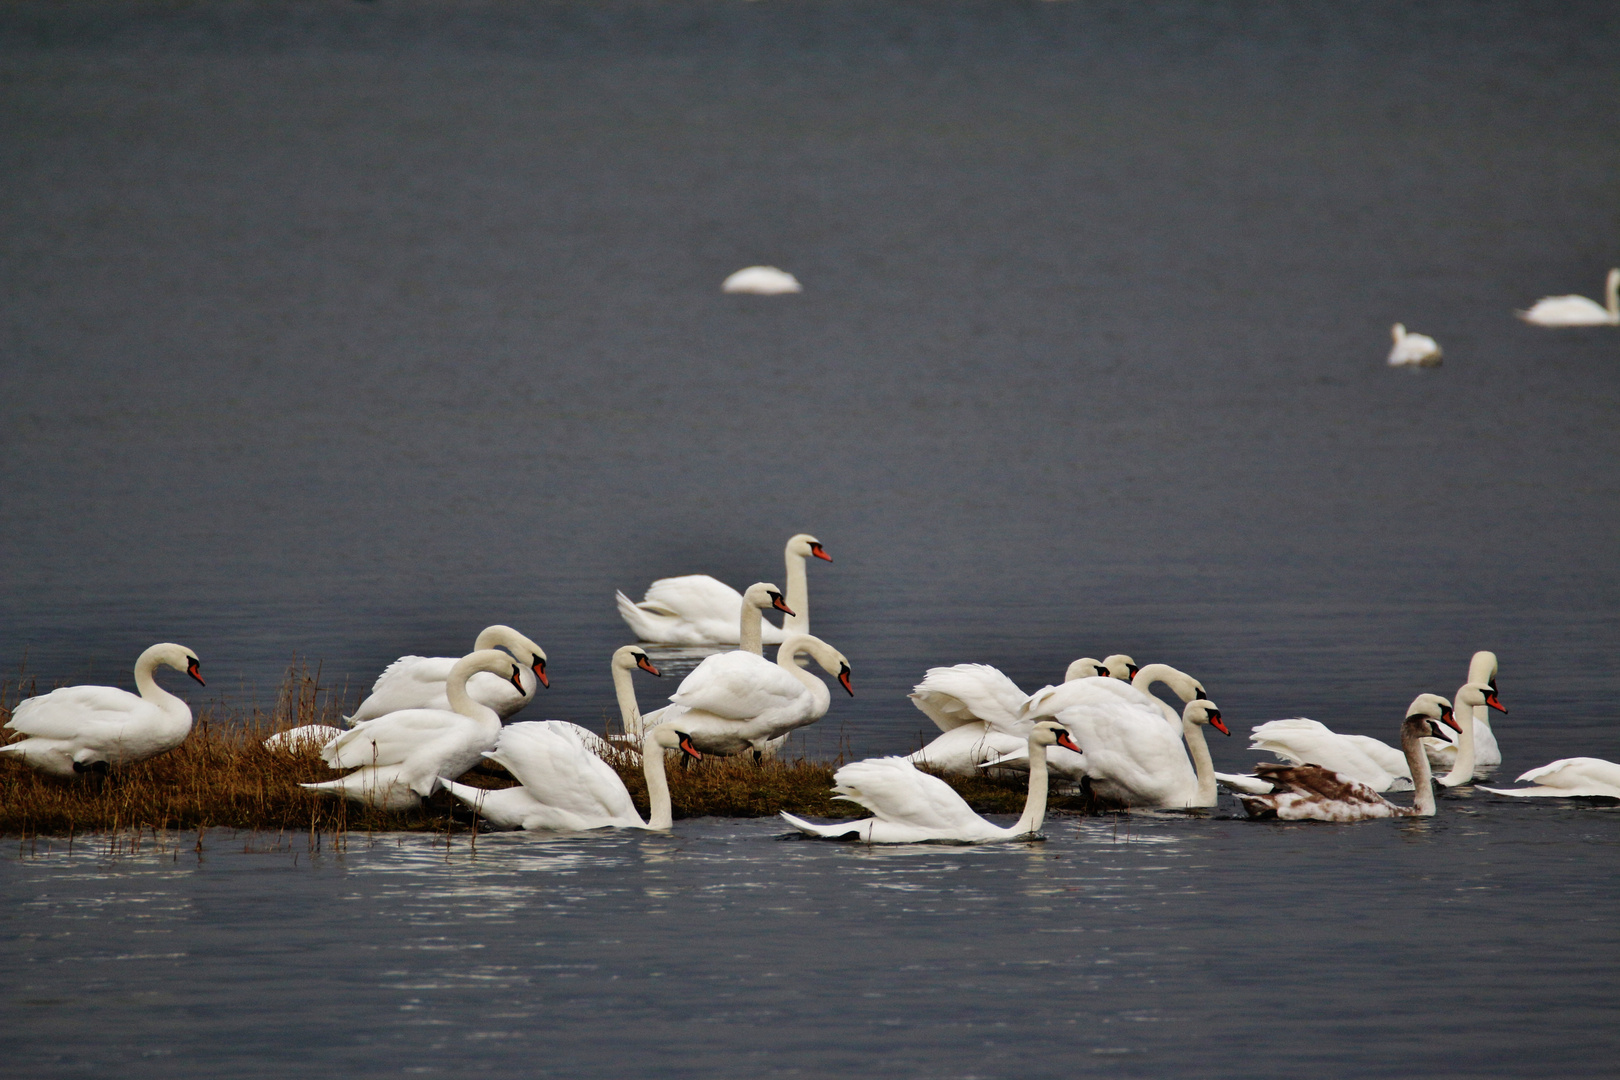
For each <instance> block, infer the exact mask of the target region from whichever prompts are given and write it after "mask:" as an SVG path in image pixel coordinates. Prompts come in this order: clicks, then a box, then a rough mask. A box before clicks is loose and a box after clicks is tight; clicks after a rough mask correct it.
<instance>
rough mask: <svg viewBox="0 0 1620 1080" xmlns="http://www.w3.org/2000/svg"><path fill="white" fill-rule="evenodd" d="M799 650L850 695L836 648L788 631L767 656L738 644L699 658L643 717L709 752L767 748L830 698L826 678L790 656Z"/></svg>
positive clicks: (812, 717)
mask: <svg viewBox="0 0 1620 1080" xmlns="http://www.w3.org/2000/svg"><path fill="white" fill-rule="evenodd" d="M801 652H802V653H808V654H809V655H810V656H811V657H812V658H813V659H814V660H815V661H816V663H818V664H820V665H821V667H822V669H823V670H824V671H826V672H827V673H828V674H829V675H832V676H834V677H836V678H837V679H838V682H839V684H840V685H841V686H843V688H844V690H845V691H847V692H848V693H849V694H850V695H851V696H854V694H855V690H854V688H853V687H852V686H851V685H850V669H849V661H848V660H846V659H845V658H844V654H843V653H841V652H839V651H838V650H837V649H835V648H833V647H832V646H831V645H828V644H827V643H826V642H825V641H822V640H821V639H820V638H818V637H812V636H811V635H809V634H794V635H793V636H791V637H789V638H788V639H787V640H786V641H784V642H783V643H782V647H781V648H780V649H778V650H777V652H776V662H775V663H772V662H771V661H769V660H766V659H765V658H764V657H761V656H755V655H754V654H753V653H745V652H740V651H739V652H726V653H717V654H716V655H714V656H710V657H707V658H706V659H705V660H704V661H703V663H701V664H699V665H698V666H697V667H695V668H693V669H692V671H691V673H690V674H689V675H687V676H686V678H685V679H683V680H682V681H681V685H680V686H679V687H678V688H676V690H675V693H674V694H672V695H670V699H669V700H670V704H669V705H667V706H665V707H664V708H662V709H660V710H658V711H657V712H656V713H650V714H648V715H647V716H646V717H645V718H644V719H643V724H644V725H645V726H647V727H656V726H660V725H664V724H673V725H675V727H676V729H677V730H680V731H683V732H686V733H687V735H688V736H689V737H690V740H691V743H692V745H693V746H694V747H695V748H696V749H697V750H699V751H701V752H702V753H705V754H714V755H715V756H717V757H728V756H730V755H733V754H741V753H744V752H745V751H748V750H752V751H754V752H755V753H756V754H763V753H767V752H769V751H772V750H774V749H775V748H776V747H777V746H779V745H781V741H782V740H783V739H785V738H786V737H787V736H788V734H789V733H790V732H792V731H794V730H796V729H798V728H801V727H804V726H806V725H807V724H813V723H815V722H816V721H817V720H820V719H821V718H822V717H823V716H825V715H827V710H828V708H830V707H831V705H832V695H831V694H830V693H829V692H828V690H827V684H826V683H824V682H822V681H821V680H820V679H818V678H816V677H815V676H814V675H812V674H810V673H809V672H808V671H805V670H804V669H802V668H800V667H799V665H798V663H797V662H796V661H795V657H797V656H798V654H799V653H801Z"/></svg>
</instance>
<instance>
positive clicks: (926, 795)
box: [782, 721, 1079, 844]
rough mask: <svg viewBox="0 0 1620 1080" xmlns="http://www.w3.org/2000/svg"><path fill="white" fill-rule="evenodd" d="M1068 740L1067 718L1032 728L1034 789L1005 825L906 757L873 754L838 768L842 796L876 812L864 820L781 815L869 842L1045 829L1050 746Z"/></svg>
mask: <svg viewBox="0 0 1620 1080" xmlns="http://www.w3.org/2000/svg"><path fill="white" fill-rule="evenodd" d="M1049 746H1063V747H1067V748H1069V749H1071V750H1074V751H1076V752H1078V749H1079V748H1078V747H1076V746H1075V745H1074V741H1073V740H1072V739H1071V738H1070V737H1069V733H1068V731H1067V730H1065V729H1064V727H1063V725H1062V724H1058V723H1053V722H1051V721H1043V722H1040V723H1037V724H1035V725H1034V726H1033V727H1032V728H1031V729H1030V733H1029V740H1028V748H1027V751H1026V752H1027V753H1028V754H1029V761H1030V769H1029V795H1028V797H1027V798H1026V799H1025V800H1024V813H1023V816H1022V817H1020V818H1019V819H1018V822H1017V824H1015V825H1013V826H1012V827H1011V828H1002V827H1001V826H999V825H995V824H993V823H991V822H989V821H986V820H985V819H984V818H982V817H980V816H979V815H978V814H975V813H974V812H973V808H972V807H970V806H969V805H968V804H967V803H966V801H964V800H963V798H962V796H960V795H958V794H957V793H956V792H955V791H954V790H952V788H951V786H950V785H949V784H947V783H946V782H945V781H943V780H941V779H939V778H938V777H935V776H929V775H928V774H927V773H923V772H918V771H917V769H916V768H915V767H914V766H913V765H912V764H911V763H910V762H909V761H906V760H905V759H903V758H896V757H887V758H871V759H869V760H866V761H856V762H852V763H851V764H849V765H845V766H844V767H843V768H841V769H839V770H838V771H837V772H836V773H834V774H833V783H834V785H835V786H834V788H833V790H834V791H836V792H837V793H838V798H840V799H848V800H849V801H850V802H854V803H859V804H860V805H862V806H864V807H866V809H868V810H870V811H871V812H872V816H871V817H869V818H865V819H863V820H861V821H845V822H841V823H839V824H836V825H816V824H813V823H811V822H808V821H805V820H804V819H803V818H798V817H794V816H793V815H792V814H789V813H787V812H785V811H784V812H783V813H782V817H783V819H784V820H785V821H787V823H788V824H789V825H792V826H793V827H794V828H795V829H798V830H799V831H800V832H802V833H806V834H807V835H810V836H817V837H822V838H825V839H840V838H845V837H848V838H850V839H854V840H860V841H863V842H865V843H868V844H917V843H925V842H927V841H930V840H933V841H939V840H947V841H956V842H960V843H979V842H982V841H985V840H1015V839H1019V838H1022V837H1029V836H1034V835H1036V834H1038V833H1039V832H1040V831H1041V823H1042V822H1043V821H1045V819H1046V786H1047V780H1046V748H1047V747H1049Z"/></svg>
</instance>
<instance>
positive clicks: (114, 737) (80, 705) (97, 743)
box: [0, 642, 207, 776]
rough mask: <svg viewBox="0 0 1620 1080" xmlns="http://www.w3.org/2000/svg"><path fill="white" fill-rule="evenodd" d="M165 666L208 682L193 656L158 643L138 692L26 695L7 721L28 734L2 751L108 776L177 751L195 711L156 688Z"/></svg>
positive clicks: (66, 770) (140, 669)
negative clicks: (158, 670)
mask: <svg viewBox="0 0 1620 1080" xmlns="http://www.w3.org/2000/svg"><path fill="white" fill-rule="evenodd" d="M160 664H162V665H165V666H168V667H172V668H174V669H175V670H176V671H183V672H185V673H186V674H187V675H190V676H191V677H192V678H193V679H196V680H197V681H198V682H199V683H201V682H202V681H203V677H202V673H201V671H200V670H199V667H200V662H199V661H198V659H197V654H196V653H194V652H192V651H191V650H190V649H188V648H186V647H185V646H184V645H175V644H172V643H169V642H164V643H161V644H158V645H153V646H152V647H151V648H149V649H147V650H146V651H145V652H143V653H141V655H140V657H139V659H137V660H136V661H135V688H136V689H137V690H139V691H140V693H139V695H136V694H132V693H130V692H129V691H128V690H120V689H118V688H117V687H113V686H64V687H61V688H60V689H57V690H52V691H51V692H50V693H48V694H41V695H39V696H38V697H31V698H28V699H27V700H26V701H22V702H19V703H18V705H17V707H16V708H15V709H14V710H12V713H11V720H10V721H9V722H7V724H6V727H8V728H10V729H11V730H12V731H15V732H18V733H19V734H22V735H26V736H28V737H27V738H25V739H21V740H19V741H17V742H14V743H10V744H8V745H6V746H0V754H5V755H6V756H8V757H12V758H15V759H17V760H18V761H21V762H23V763H24V764H25V765H31V766H32V767H34V768H36V769H39V770H41V771H42V772H48V773H52V774H54V775H57V776H72V775H74V774H75V773H82V772H101V773H105V772H107V771H108V770H109V769H115V768H118V767H120V766H123V765H133V764H134V763H135V762H137V761H145V760H146V759H147V758H151V757H156V756H157V755H159V754H163V753H167V752H168V751H170V750H173V749H174V748H175V747H177V746H179V745H180V744H181V743H183V742H185V741H186V736H187V735H189V734H190V733H191V706H189V705H187V704H186V703H185V702H184V701H182V700H180V699H179V698H177V697H175V696H174V695H173V694H171V693H169V692H168V691H167V690H165V689H163V687H161V686H159V685H158V683H157V679H156V678H155V677H154V673H155V672H156V671H157V669H158V665H160ZM204 685H207V684H204Z"/></svg>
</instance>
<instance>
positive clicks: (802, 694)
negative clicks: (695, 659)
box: [669, 652, 814, 721]
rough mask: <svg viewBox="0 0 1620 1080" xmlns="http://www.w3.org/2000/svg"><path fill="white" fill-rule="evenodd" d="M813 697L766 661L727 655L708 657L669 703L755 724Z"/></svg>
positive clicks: (751, 657) (806, 689)
mask: <svg viewBox="0 0 1620 1080" xmlns="http://www.w3.org/2000/svg"><path fill="white" fill-rule="evenodd" d="M813 694H814V692H813V691H811V690H810V689H809V688H808V687H807V686H805V684H804V683H801V682H800V681H799V680H798V679H797V678H795V677H794V676H793V675H791V674H789V673H788V672H787V671H785V670H783V669H782V667H781V666H780V665H778V664H774V663H772V662H771V661H769V660H766V659H765V658H764V657H761V656H755V655H754V654H753V653H745V652H727V653H718V654H716V655H714V656H710V657H706V658H705V659H704V661H703V662H702V663H701V664H699V665H698V666H697V667H695V668H693V669H692V672H691V674H689V675H687V676H686V678H685V679H683V680H682V681H681V685H680V686H679V687H677V688H676V690H675V693H673V694H671V695H670V698H669V700H670V701H671V702H673V703H675V704H676V705H679V706H681V707H682V708H685V709H690V710H693V711H695V712H706V713H711V714H713V715H715V716H718V717H721V718H722V719H726V720H737V721H745V720H753V719H755V718H757V717H760V716H767V715H773V714H775V713H777V712H778V711H781V710H784V709H792V708H795V707H797V706H799V705H802V704H803V703H804V699H806V698H807V697H810V696H812V695H813Z"/></svg>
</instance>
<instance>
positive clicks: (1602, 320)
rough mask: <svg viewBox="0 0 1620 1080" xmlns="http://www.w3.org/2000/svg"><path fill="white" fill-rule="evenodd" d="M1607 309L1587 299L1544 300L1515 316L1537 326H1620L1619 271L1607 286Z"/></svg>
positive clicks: (1619, 270) (1550, 297) (1558, 298)
mask: <svg viewBox="0 0 1620 1080" xmlns="http://www.w3.org/2000/svg"><path fill="white" fill-rule="evenodd" d="M1604 292H1605V293H1606V298H1607V300H1608V304H1609V306H1608V307H1606V308H1605V307H1599V306H1598V304H1597V302H1596V301H1594V300H1588V299H1587V298H1586V297H1584V296H1543V297H1542V298H1541V299H1540V300H1537V301H1536V302H1535V304H1534V305H1532V306H1531V308H1530V310H1528V311H1517V312H1514V314H1515V315H1517V316H1518V317H1519V318H1521V319H1523V320H1524V321H1525V322H1527V323H1534V324H1535V325H1536V326H1620V269H1617V270H1610V271H1609V280H1608V282H1607V283H1606V284H1605V285H1604Z"/></svg>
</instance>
